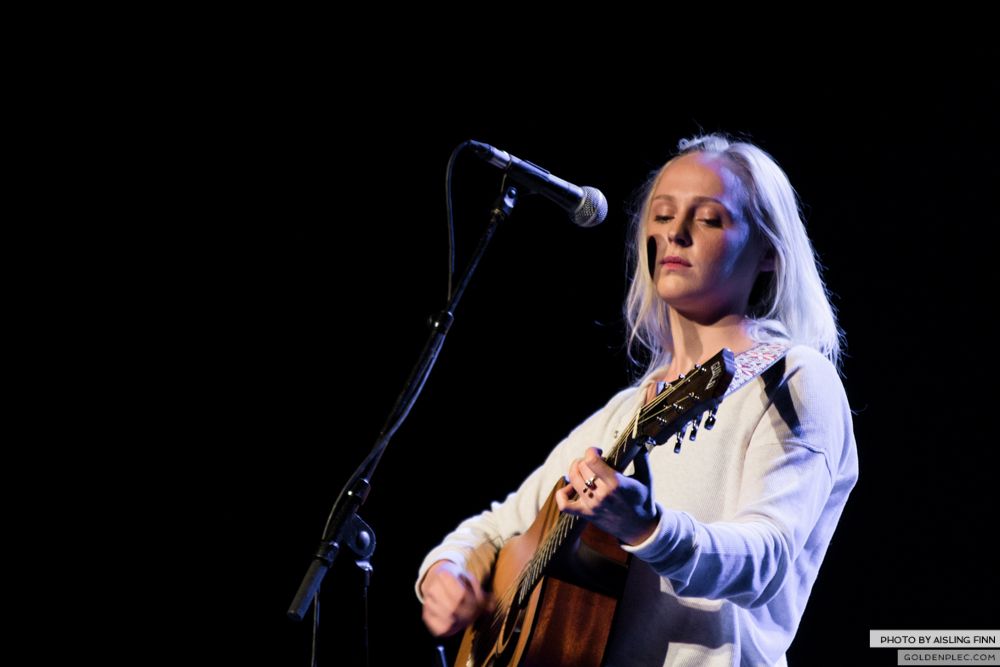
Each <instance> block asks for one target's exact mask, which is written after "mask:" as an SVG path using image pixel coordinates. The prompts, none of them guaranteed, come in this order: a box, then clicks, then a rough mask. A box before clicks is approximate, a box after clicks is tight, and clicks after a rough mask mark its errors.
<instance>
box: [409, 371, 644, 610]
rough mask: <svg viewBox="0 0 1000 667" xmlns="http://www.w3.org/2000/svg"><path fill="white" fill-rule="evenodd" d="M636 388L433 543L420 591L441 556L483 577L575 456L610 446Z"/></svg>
mask: <svg viewBox="0 0 1000 667" xmlns="http://www.w3.org/2000/svg"><path fill="white" fill-rule="evenodd" d="M635 395H636V388H635V387H631V388H629V389H625V390H623V391H621V392H619V393H618V394H616V395H615V396H614V397H613V398H612V399H611V400H610V401H609V402H608V403H607V404H606V405H605V406H604V407H603V408H601V409H600V410H598V411H597V412H595V413H594V414H592V415H591V416H590V417H588V418H587V419H586V420H584V421H583V422H582V423H581V424H580V425H579V426H577V427H576V428H574V429H573V430H572V431H571V432H570V434H569V435H568V436H566V438H564V439H563V440H562V442H560V443H559V444H558V445H557V446H556V447H555V448H554V449H553V450H552V451H551V452H550V453H549V455H548V457H547V458H546V460H545V462H544V463H543V464H542V465H541V466H540V467H538V468H536V469H535V471H534V472H532V473H531V474H530V475H528V477H527V478H526V479H525V480H524V482H522V483H521V485H520V487H519V488H518V489H517V490H516V491H514V492H513V493H511V494H510V495H508V496H507V498H506V499H505V500H504V501H503V502H493V503H491V505H490V509H488V510H486V511H485V512H483V513H481V514H478V515H476V516H473V517H470V518H468V519H466V520H465V521H463V522H462V523H460V524H459V525H458V527H457V528H455V530H454V531H452V532H451V533H449V534H448V535H447V536H446V537H445V538H444V541H442V542H441V544H440V545H438V546H437V547H435V548H434V549H432V550H431V551H430V552H429V553H428V554H427V556H426V557H425V558H424V560H423V562H422V563H421V565H420V570H419V574H418V576H417V584H416V591H417V597H418V598H420V599H421V601H422V600H423V598H422V597H421V594H420V584H421V582H422V581H423V578H424V575H425V574H426V573H427V569H428V568H429V567H430V566H431V565H433V564H434V563H435V562H437V561H439V560H450V561H453V562H455V563H457V564H459V565H461V566H462V567H464V568H465V569H466V570H468V571H469V572H470V573H471V574H473V575H474V576H476V577H477V578H478V579H479V581H484V580H486V578H487V577H488V576H489V574H490V572H491V571H492V569H493V563H494V562H495V561H496V556H497V553H498V552H499V551H500V547H502V546H503V544H504V543H505V542H506V541H507V540H509V539H510V538H511V537H513V536H515V535H518V534H520V533H523V532H525V531H526V530H527V529H528V528H529V527H530V526H531V523H532V522H533V521H534V520H535V517H536V516H537V515H538V510H539V509H540V508H541V506H542V504H543V503H544V502H545V500H546V499H547V498H548V496H549V493H550V492H551V491H552V489H553V487H554V486H555V484H556V482H557V481H558V480H559V478H560V477H561V476H563V475H565V474H566V473H567V472H568V471H569V466H570V463H572V461H573V459H574V458H578V457H581V456H583V453H584V452H585V451H586V449H587V448H588V447H606V446H608V445H609V444H610V443H609V442H607V438H608V437H610V434H611V433H612V432H613V431H614V429H617V428H621V424H619V422H620V421H621V420H622V419H623V418H624V417H625V416H626V415H628V414H629V407H630V406H631V404H632V400H631V399H632V398H633V397H634V396H635Z"/></svg>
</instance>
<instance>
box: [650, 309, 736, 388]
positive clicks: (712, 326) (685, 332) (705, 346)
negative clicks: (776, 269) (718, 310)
mask: <svg viewBox="0 0 1000 667" xmlns="http://www.w3.org/2000/svg"><path fill="white" fill-rule="evenodd" d="M670 332H671V334H672V335H673V348H674V351H673V357H672V358H671V360H670V366H669V367H668V369H667V373H666V376H665V379H667V380H673V379H675V378H676V377H677V376H678V375H680V374H681V373H686V372H688V371H689V370H691V369H692V368H694V366H695V364H701V363H704V362H705V361H708V360H709V359H711V358H712V356H713V355H714V354H715V353H716V352H718V351H719V350H721V349H722V348H724V347H728V348H729V349H730V350H732V351H733V354H739V353H740V352H745V351H747V350H749V349H750V348H752V347H753V346H754V345H756V342H755V341H754V340H753V339H752V338H750V335H749V334H748V332H747V319H746V318H745V317H743V316H742V315H736V314H734V315H725V316H723V317H722V318H721V319H719V320H716V321H714V322H708V323H705V322H695V321H692V320H689V319H687V318H685V317H684V316H683V315H680V314H679V313H678V312H677V311H676V310H674V309H672V308H671V309H670Z"/></svg>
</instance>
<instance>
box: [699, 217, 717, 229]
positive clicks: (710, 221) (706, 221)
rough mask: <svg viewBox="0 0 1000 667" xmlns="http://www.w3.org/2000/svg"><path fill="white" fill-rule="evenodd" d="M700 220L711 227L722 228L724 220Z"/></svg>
mask: <svg viewBox="0 0 1000 667" xmlns="http://www.w3.org/2000/svg"><path fill="white" fill-rule="evenodd" d="M698 220H699V221H700V222H704V223H705V224H706V225H708V226H709V227H721V226H722V219H721V218H698Z"/></svg>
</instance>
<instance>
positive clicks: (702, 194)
mask: <svg viewBox="0 0 1000 667" xmlns="http://www.w3.org/2000/svg"><path fill="white" fill-rule="evenodd" d="M741 195H742V187H741V185H740V182H739V180H738V179H737V178H736V177H735V176H734V175H733V174H732V173H731V172H730V171H729V169H728V168H727V167H726V166H725V163H724V162H722V161H720V160H718V159H716V158H712V157H710V156H706V155H704V154H702V153H690V154H688V155H683V156H681V157H679V158H677V159H676V160H674V161H673V162H672V163H671V164H670V165H669V166H667V167H666V168H665V169H664V170H663V172H662V173H661V174H660V178H659V180H658V181H657V183H656V186H655V187H654V189H653V196H652V199H651V201H650V206H649V216H648V218H647V219H646V223H645V225H646V238H647V239H648V240H649V242H652V241H654V240H655V242H656V256H655V260H654V258H653V255H652V252H650V259H651V261H655V263H654V264H653V267H652V268H653V282H654V284H655V285H656V291H657V293H658V294H659V295H660V298H661V299H663V300H664V301H665V302H666V303H667V304H668V305H669V306H670V307H671V308H673V309H674V310H676V311H677V312H678V313H680V314H682V315H684V316H685V317H687V318H689V319H692V320H695V321H698V322H704V323H709V322H714V321H717V320H718V319H719V318H720V317H723V316H725V315H729V314H733V313H736V314H740V315H744V314H745V313H746V309H747V301H748V299H749V297H750V290H751V288H752V287H753V284H754V280H755V279H756V277H757V274H758V273H759V272H760V271H762V270H772V268H773V267H772V262H771V260H770V259H767V258H766V257H765V255H766V254H767V253H765V245H764V243H763V241H761V240H760V239H759V237H758V235H756V234H752V233H751V229H750V226H749V224H748V223H747V222H746V221H745V220H743V216H742V215H741V213H740V210H741V206H740V201H741Z"/></svg>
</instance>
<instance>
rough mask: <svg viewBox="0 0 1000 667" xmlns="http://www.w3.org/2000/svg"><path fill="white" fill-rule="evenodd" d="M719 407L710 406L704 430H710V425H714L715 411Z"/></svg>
mask: <svg viewBox="0 0 1000 667" xmlns="http://www.w3.org/2000/svg"><path fill="white" fill-rule="evenodd" d="M718 409H719V408H717V407H715V408H712V410H711V412H709V413H708V419H706V420H705V430H707V431H711V430H712V427H713V426H715V413H716V412H717V411H718Z"/></svg>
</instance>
